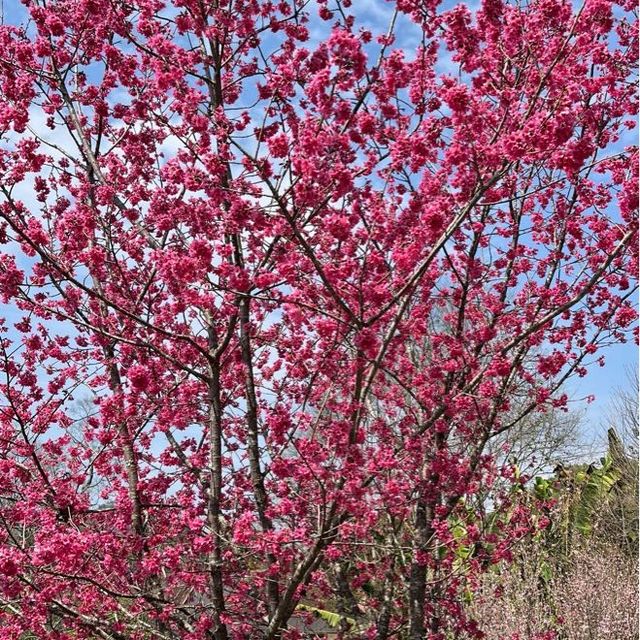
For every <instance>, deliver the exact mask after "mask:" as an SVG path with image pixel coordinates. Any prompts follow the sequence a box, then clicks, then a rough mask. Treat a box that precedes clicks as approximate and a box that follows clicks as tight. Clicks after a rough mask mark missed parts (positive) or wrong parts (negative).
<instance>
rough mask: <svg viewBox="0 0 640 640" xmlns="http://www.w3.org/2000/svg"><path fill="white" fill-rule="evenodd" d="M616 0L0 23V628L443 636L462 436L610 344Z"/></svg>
mask: <svg viewBox="0 0 640 640" xmlns="http://www.w3.org/2000/svg"><path fill="white" fill-rule="evenodd" d="M633 9H634V4H633V3H632V2H630V0H622V1H617V0H615V1H614V0H585V1H584V2H583V3H581V4H580V5H579V6H573V5H572V4H571V3H570V2H568V1H567V0H530V1H529V2H527V3H524V2H523V3H509V2H504V1H503V0H483V2H482V5H481V6H480V7H479V8H478V9H477V10H475V11H471V10H470V8H469V7H467V6H465V5H458V6H456V7H451V6H442V5H440V4H439V3H438V1H437V0H426V1H425V0H396V1H395V2H383V1H382V0H380V1H379V2H372V3H365V2H355V3H353V4H352V2H351V0H328V1H327V0H317V1H313V2H312V1H311V0H282V1H280V2H275V1H268V0H234V1H233V2H231V1H229V2H219V0H210V1H208V2H203V1H202V0H179V1H178V0H175V1H174V2H162V1H161V0H127V1H125V0H109V1H108V0H51V1H47V2H45V0H24V6H23V7H20V8H18V7H17V6H15V5H14V8H13V9H10V10H9V15H7V11H6V7H5V23H4V24H3V25H2V26H0V87H1V94H0V95H1V98H0V132H1V133H0V139H1V141H2V142H1V148H0V243H2V254H1V255H0V299H1V301H2V303H3V304H4V313H3V315H4V322H3V324H2V335H1V338H0V352H1V355H2V360H1V362H2V364H1V366H0V374H1V382H0V385H1V386H0V399H1V402H0V522H1V524H2V528H1V531H0V627H1V628H2V631H3V637H5V638H10V639H18V638H20V639H23V638H32V637H37V638H40V639H43V640H44V639H51V640H53V639H56V640H62V639H65V640H66V639H71V638H73V639H81V638H85V639H88V638H102V639H105V640H106V639H113V640H124V639H133V640H138V639H143V638H144V639H145V640H146V639H163V640H170V639H175V638H180V639H185V640H204V639H215V640H236V639H237V640H240V639H241V638H252V639H254V638H255V639H258V638H262V639H265V640H274V639H276V638H277V639H280V638H283V639H285V638H299V637H301V636H303V635H304V634H305V631H304V625H303V624H302V625H301V624H300V621H301V620H302V622H303V623H304V618H305V616H307V615H311V613H310V611H311V610H313V609H314V607H316V608H321V609H325V610H329V611H335V612H337V613H338V614H339V615H340V616H344V618H341V620H342V622H341V624H340V626H341V629H342V630H341V633H342V634H343V635H344V636H345V637H347V636H349V634H350V635H351V636H352V637H361V638H377V639H378V640H385V639H387V638H407V639H409V640H418V639H423V638H429V639H431V640H442V639H444V638H464V637H474V636H475V635H476V629H477V627H476V625H475V623H474V622H473V621H472V620H469V619H467V618H466V617H465V615H464V612H463V607H462V604H463V602H464V596H465V593H467V592H468V590H469V589H473V587H474V584H475V581H476V579H477V577H478V576H479V575H480V574H481V573H482V572H483V571H484V570H485V568H486V567H487V566H489V565H491V564H492V563H496V562H499V561H501V560H504V559H508V557H509V554H510V549H511V545H512V544H513V542H514V541H515V540H518V539H519V538H521V537H523V536H525V535H527V534H528V533H529V532H530V531H531V528H532V527H535V526H538V525H537V524H536V523H535V522H534V519H533V518H532V517H531V514H530V513H529V511H528V510H527V508H526V505H520V504H518V503H517V502H516V501H515V498H514V497H513V496H514V495H515V494H514V493H513V492H510V491H508V490H505V489H504V488H503V487H504V485H505V483H504V482H499V483H497V482H496V480H497V479H498V478H499V477H503V478H507V479H511V481H512V482H513V483H515V484H518V483H519V482H522V481H523V479H522V478H521V477H517V475H514V474H513V470H510V469H508V468H500V467H499V466H498V465H496V464H495V463H494V460H493V457H492V456H491V455H489V454H488V453H487V446H488V444H489V443H490V442H491V440H492V438H495V437H498V436H499V435H500V434H501V433H505V432H506V431H507V430H509V429H510V428H512V427H513V426H514V425H515V424H518V421H519V420H521V419H522V418H524V417H526V416H529V415H531V414H534V413H537V412H544V411H546V410H548V409H556V410H558V409H562V408H563V407H564V406H565V405H566V402H567V398H566V395H563V393H562V392H560V393H559V392H558V390H559V389H561V387H562V384H563V383H564V382H565V381H566V380H567V379H568V378H569V377H571V376H573V375H580V376H582V375H584V374H585V373H586V372H587V369H588V366H589V365H590V364H594V363H595V362H596V361H597V360H598V359H601V358H602V349H603V348H604V347H606V346H607V345H608V344H610V343H612V342H619V341H622V340H625V339H626V337H627V336H628V334H629V331H630V330H631V328H632V327H633V324H634V321H635V310H634V306H633V295H634V292H635V290H636V289H635V284H634V282H635V281H634V270H635V266H636V244H637V242H636V240H637V238H636V225H637V207H636V204H637V194H636V190H637V151H636V150H635V149H634V148H632V147H625V144H627V143H628V137H626V135H627V133H628V130H629V129H630V128H633V126H634V120H633V117H634V114H635V113H636V110H637V103H636V97H635V85H634V83H633V74H634V65H635V49H636V44H637V40H636V22H635V20H634V18H633V15H632V14H631V12H632V10H633ZM11 14H13V15H11ZM383 21H384V22H385V24H384V25H383ZM515 396H517V398H518V402H517V403H514V397H515ZM79 407H84V408H85V410H83V411H82V412H81V413H78V408H79ZM515 408H517V410H515ZM494 484H495V486H499V487H501V489H500V490H499V491H496V492H495V495H494V496H492V497H491V501H492V507H493V509H494V512H495V513H500V514H501V518H500V520H499V522H498V524H499V526H494V527H491V528H485V527H482V526H478V525H477V523H478V522H482V513H481V505H479V504H477V501H476V502H474V500H473V498H474V496H475V495H476V494H477V492H478V490H479V488H480V487H482V491H483V495H484V494H486V492H487V490H488V489H490V488H491V487H492V486H494ZM465 550H466V552H465ZM470 550H474V552H473V553H471V552H470ZM480 550H482V553H481V552H480ZM347 618H348V620H347ZM343 623H344V624H343Z"/></svg>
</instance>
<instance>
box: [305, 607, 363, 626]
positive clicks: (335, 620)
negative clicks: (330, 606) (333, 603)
mask: <svg viewBox="0 0 640 640" xmlns="http://www.w3.org/2000/svg"><path fill="white" fill-rule="evenodd" d="M296 609H298V610H300V611H309V612H310V613H314V614H315V615H316V616H318V618H320V619H322V620H324V621H325V622H326V623H327V624H328V625H329V626H330V627H333V628H334V629H335V628H337V627H339V626H340V625H341V624H342V623H343V622H346V623H347V624H348V625H349V626H350V627H354V626H355V625H356V621H355V620H354V619H353V618H349V617H348V616H343V615H341V614H339V613H335V612H333V611H327V610H326V609H318V607H311V606H309V605H308V604H299V605H298V606H297V607H296Z"/></svg>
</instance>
